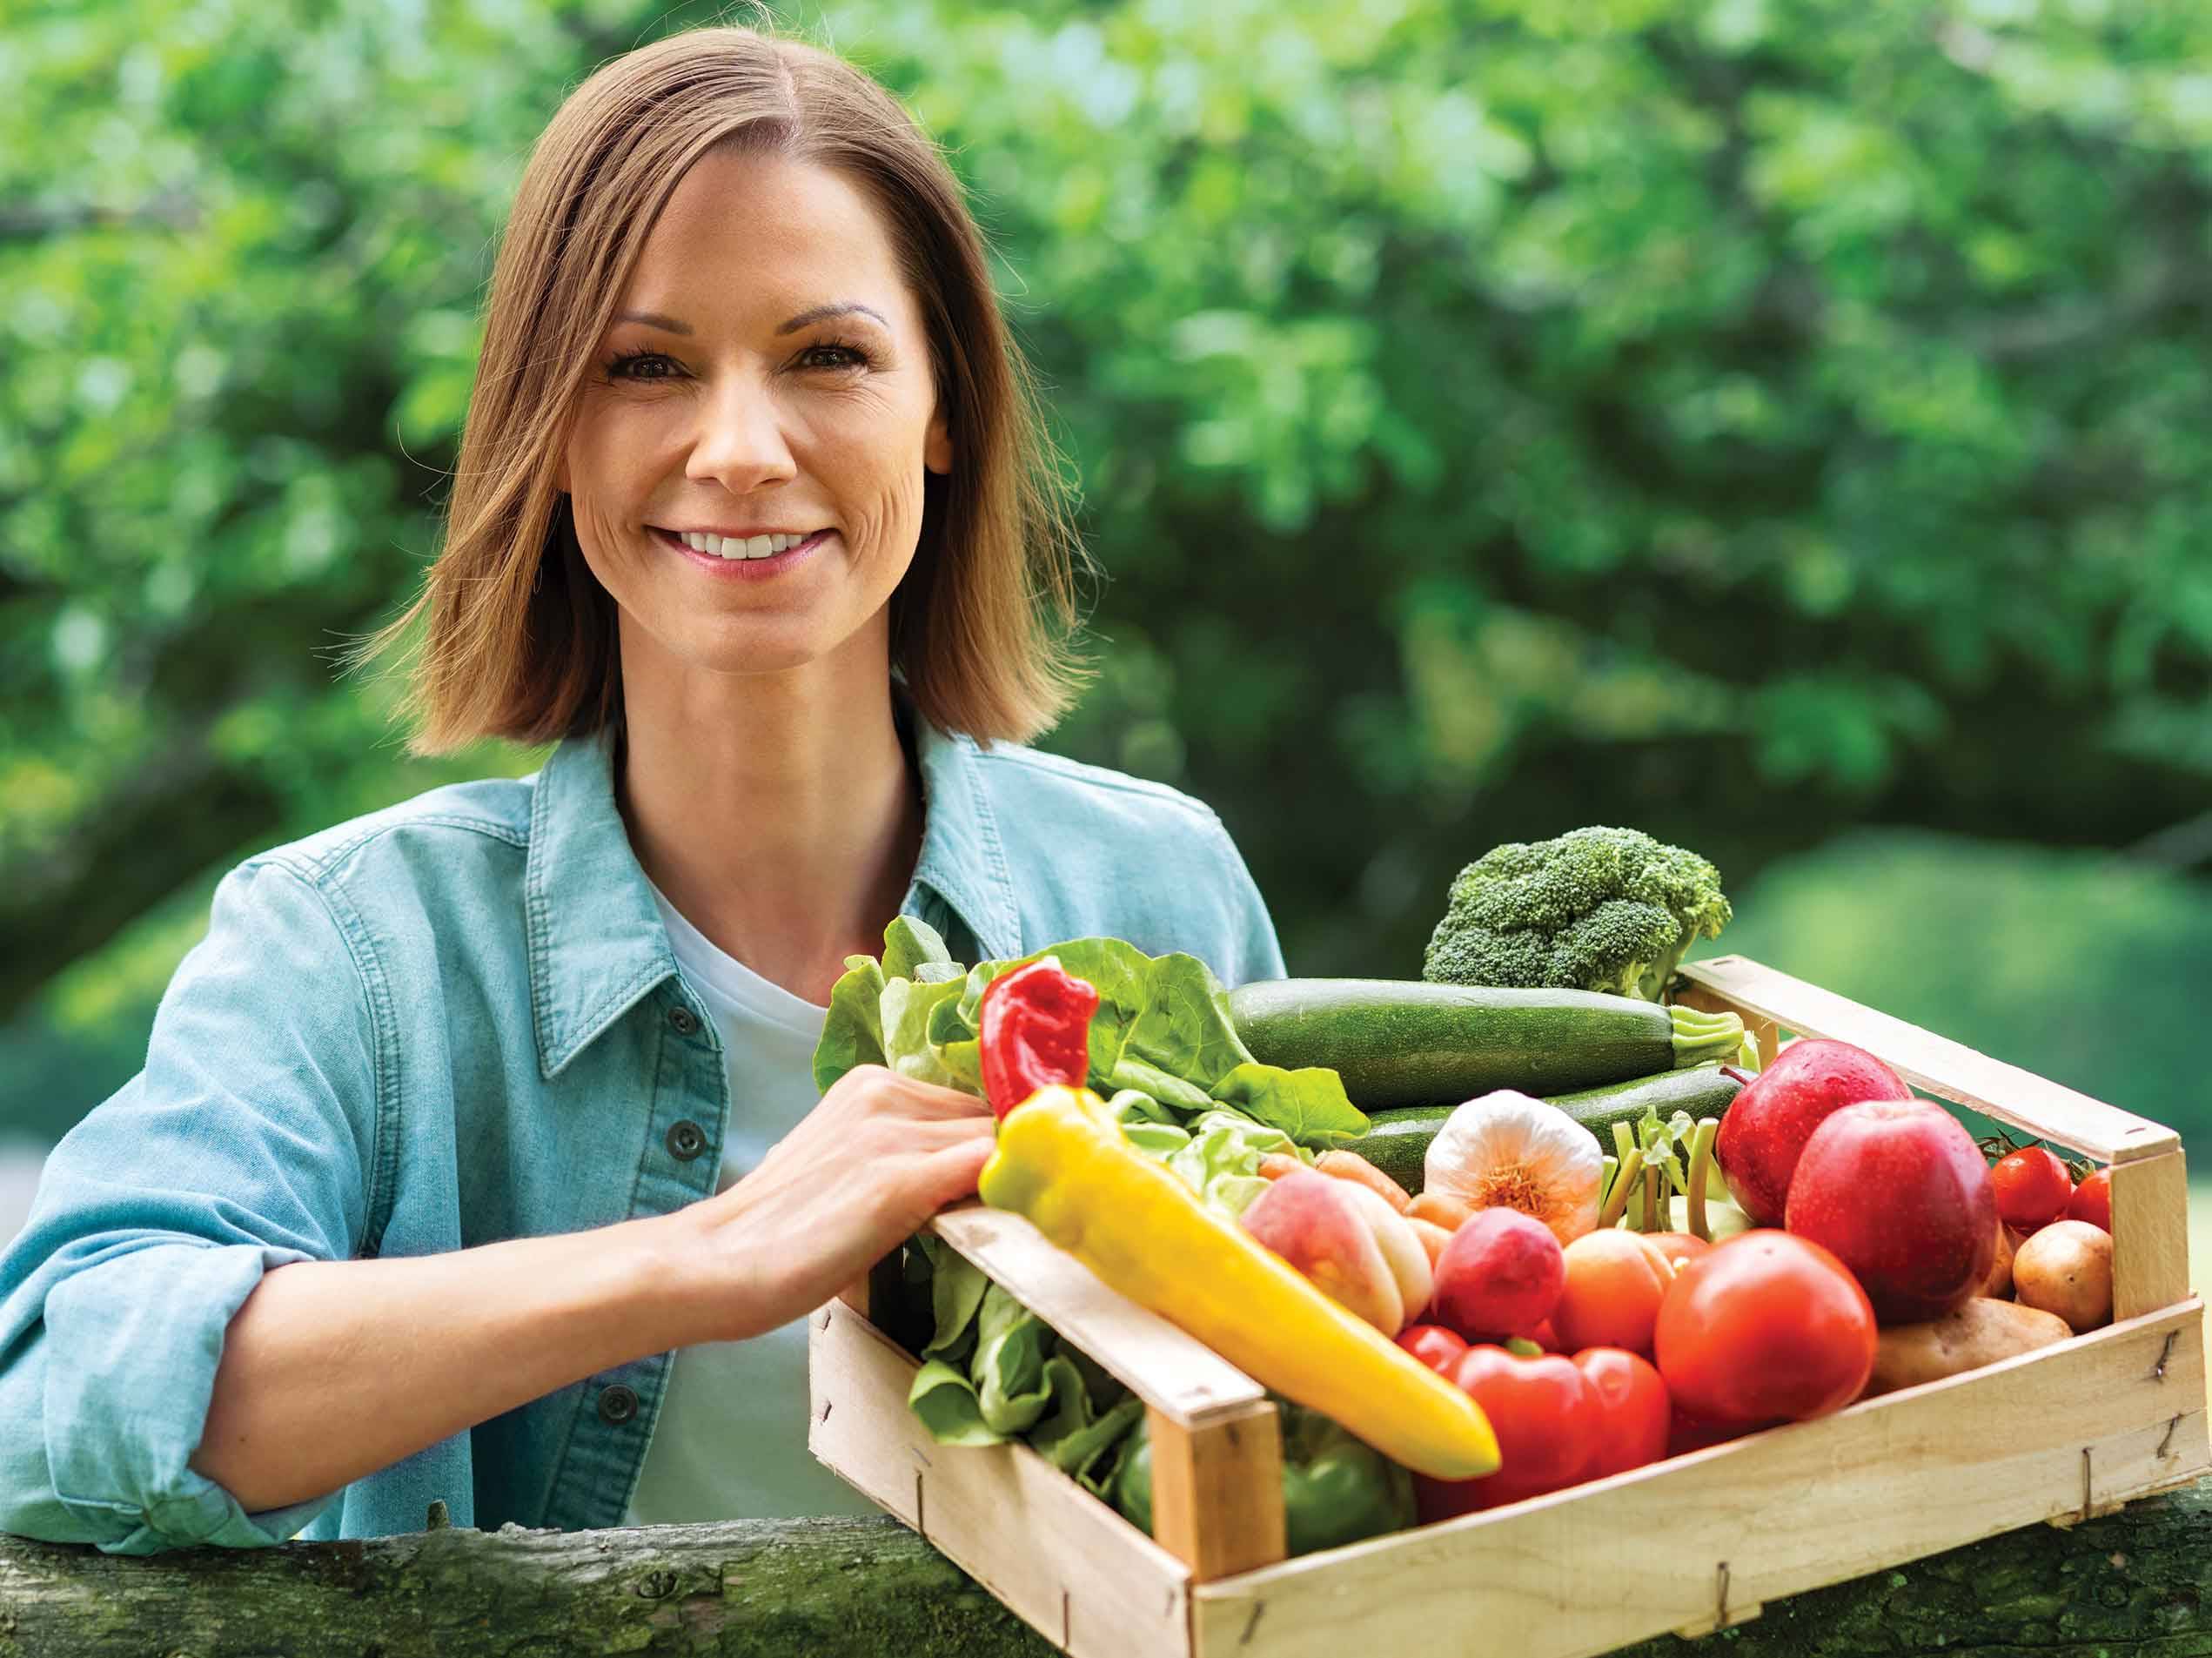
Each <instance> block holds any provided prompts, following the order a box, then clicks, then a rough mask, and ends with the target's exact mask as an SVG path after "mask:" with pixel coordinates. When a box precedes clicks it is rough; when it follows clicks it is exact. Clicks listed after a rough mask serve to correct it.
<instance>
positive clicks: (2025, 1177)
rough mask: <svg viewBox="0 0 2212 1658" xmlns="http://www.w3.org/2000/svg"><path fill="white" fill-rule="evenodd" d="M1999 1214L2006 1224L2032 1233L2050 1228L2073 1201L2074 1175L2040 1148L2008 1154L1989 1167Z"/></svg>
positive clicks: (2024, 1146) (2030, 1146) (2055, 1155)
mask: <svg viewBox="0 0 2212 1658" xmlns="http://www.w3.org/2000/svg"><path fill="white" fill-rule="evenodd" d="M1989 1178H1990V1180H1991V1181H1992V1182H1993V1183H1994V1185H1995V1186H1996V1188H1997V1212H1998V1213H1999V1214H2001V1215H2002V1216H2003V1217H2004V1218H2005V1225H2008V1226H2014V1227H2017V1228H2018V1229H2019V1230H2020V1231H2021V1232H2034V1231H2035V1230H2036V1228H2038V1227H2040V1226H2048V1225H2050V1224H2051V1223H2052V1222H2053V1221H2054V1220H2056V1219H2057V1218H2059V1217H2060V1216H2061V1215H2063V1214H2064V1213H2065V1212H2066V1205H2068V1204H2069V1203H2071V1202H2073V1201H2074V1176H2073V1175H2072V1174H2071V1173H2069V1172H2068V1170H2067V1166H2066V1165H2065V1164H2063V1163H2061V1162H2060V1161H2059V1159H2058V1156H2057V1154H2056V1153H2055V1152H2053V1151H2049V1150H2048V1149H2047V1148H2045V1147H2043V1146H2040V1145H2023V1146H2021V1148H2020V1149H2019V1150H2018V1151H2008V1152H2006V1153H2005V1155H2004V1156H2002V1157H2001V1158H1998V1159H1997V1160H1996V1162H1994V1163H1993V1164H1992V1165H1990V1166H1989Z"/></svg>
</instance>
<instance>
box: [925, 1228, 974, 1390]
mask: <svg viewBox="0 0 2212 1658" xmlns="http://www.w3.org/2000/svg"><path fill="white" fill-rule="evenodd" d="M921 1241H922V1248H923V1250H924V1252H926V1254H927V1256H928V1260H929V1264H930V1267H931V1269H932V1270H931V1272H930V1275H929V1310H930V1312H931V1314H932V1316H933V1317H934V1318H935V1322H936V1332H935V1334H934V1335H932V1336H931V1337H930V1338H929V1345H928V1346H926V1347H924V1348H923V1349H922V1357H923V1358H924V1359H951V1358H955V1357H965V1356H966V1354H967V1353H969V1352H970V1351H972V1350H973V1348H974V1346H975V1343H974V1340H973V1336H974V1326H975V1315H976V1314H977V1313H978V1312H980V1311H982V1306H983V1292H985V1291H986V1290H988V1289H989V1288H990V1285H991V1281H990V1279H988V1278H986V1277H984V1275H983V1269H982V1267H980V1266H977V1265H975V1263H974V1262H972V1261H970V1260H969V1259H968V1258H967V1257H966V1256H964V1255H962V1254H961V1253H960V1252H959V1251H957V1250H955V1249H951V1248H948V1247H947V1246H946V1245H944V1244H943V1243H942V1242H941V1241H940V1240H939V1239H937V1238H933V1237H931V1236H930V1235H929V1234H928V1233H926V1232H925V1233H923V1234H922V1240H921Z"/></svg>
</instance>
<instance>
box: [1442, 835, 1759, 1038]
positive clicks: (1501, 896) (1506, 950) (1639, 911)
mask: <svg viewBox="0 0 2212 1658" xmlns="http://www.w3.org/2000/svg"><path fill="white" fill-rule="evenodd" d="M1734 914H1735V911H1734V910H1733V908H1732V907H1731V906H1730V904H1729V903H1728V900H1727V899H1726V897H1724V896H1722V895H1721V891H1720V871H1719V870H1718V869H1714V868H1713V865H1712V864H1710V863H1707V862H1706V860H1705V859H1703V858H1701V857H1699V856H1698V855H1697V854H1696V853H1694V852H1689V851H1686V850H1684V849H1682V848H1680V847H1679V846H1668V845H1666V844H1664V843H1663V842H1659V841H1655V840H1653V839H1652V837H1651V836H1648V835H1646V834H1644V833H1642V832H1641V831H1640V830H1638V829H1606V828H1602V827H1599V828H1592V829H1574V830H1572V831H1570V832H1569V833H1567V834H1565V835H1562V836H1558V838H1557V839H1555V840H1549V841H1527V842H1523V841H1515V842H1509V843H1508V844H1506V845H1504V846H1498V847H1492V848H1491V849H1490V850H1489V851H1487V852H1485V853H1484V854H1483V856H1481V857H1479V858H1478V859H1476V860H1475V862H1473V863H1470V864H1469V865H1468V866H1467V867H1466V868H1465V869H1462V870H1460V872H1459V875H1458V879H1457V880H1455V881H1453V882H1452V883H1451V902H1450V903H1449V905H1448V906H1447V907H1446V909H1445V914H1444V919H1443V920H1442V921H1440V922H1438V923H1437V929H1436V932H1435V933H1434V934H1433V935H1432V936H1431V938H1430V939H1429V948H1428V951H1427V953H1426V955H1425V956H1424V957H1423V959H1422V963H1421V977H1423V978H1424V979H1427V980H1428V981H1430V982H1431V983H1438V984H1502V985H1510V986H1522V987H1526V988H1530V989H1539V988H1544V987H1557V988H1559V989H1563V990H1605V991H1608V992H1610V993H1611V994H1612V995H1615V996H1633V997H1641V998H1642V999H1643V1000H1645V1001H1646V1002H1656V1001H1658V1000H1659V992H1660V991H1662V990H1665V989H1666V982H1667V980H1668V979H1669V978H1671V977H1673V974H1674V970H1675V968H1676V967H1677V966H1679V964H1680V963H1681V960H1682V957H1683V953H1684V952H1685V951H1686V950H1688V949H1689V948H1690V946H1691V944H1692V943H1695V942H1696V941H1697V940H1698V939H1699V938H1717V937H1719V934H1720V930H1721V929H1722V928H1723V927H1725V926H1726V925H1727V924H1728V922H1729V920H1730V918H1731V917H1732V916H1733V915H1734Z"/></svg>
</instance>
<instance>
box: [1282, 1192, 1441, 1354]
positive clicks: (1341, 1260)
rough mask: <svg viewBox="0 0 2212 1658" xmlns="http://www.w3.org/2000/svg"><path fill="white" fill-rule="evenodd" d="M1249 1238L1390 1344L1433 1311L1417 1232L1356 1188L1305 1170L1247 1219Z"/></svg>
mask: <svg viewBox="0 0 2212 1658" xmlns="http://www.w3.org/2000/svg"><path fill="white" fill-rule="evenodd" d="M1244 1230H1245V1231H1247V1232H1250V1233H1251V1234H1252V1236H1253V1237H1255V1238H1257V1239H1259V1241H1260V1242H1261V1243H1263V1244H1264V1245H1267V1246H1268V1248H1270V1249H1271V1250H1273V1251H1274V1252H1276V1253H1277V1254H1278V1255H1280V1256H1281V1257H1283V1259H1284V1260H1286V1261H1288V1262H1290V1265H1293V1266H1295V1267H1297V1269H1298V1271H1299V1272H1303V1273H1304V1274H1305V1276H1306V1277H1307V1278H1309V1279H1312V1280H1313V1283H1314V1285H1316V1287H1317V1288H1318V1289H1319V1290H1320V1291H1321V1292H1322V1293H1323V1294H1324V1295H1326V1296H1328V1297H1329V1298H1330V1299H1331V1300H1333V1301H1337V1302H1338V1303H1340V1304H1342V1305H1343V1306H1344V1307H1346V1308H1347V1309H1349V1310H1350V1311H1351V1312H1353V1313H1354V1314H1356V1315H1357V1316H1358V1317H1359V1318H1362V1319H1365V1320H1366V1321H1367V1322H1368V1323H1370V1324H1371V1325H1373V1326H1375V1327H1376V1328H1377V1330H1380V1331H1381V1332H1383V1333H1384V1335H1386V1336H1395V1335H1397V1334H1398V1332H1399V1331H1400V1330H1402V1329H1404V1327H1405V1321H1406V1319H1407V1318H1408V1317H1409V1316H1410V1315H1411V1314H1412V1313H1415V1312H1419V1311H1420V1310H1421V1308H1422V1307H1423V1306H1426V1305H1427V1303H1428V1299H1429V1258H1428V1252H1426V1251H1425V1250H1424V1249H1423V1248H1422V1247H1421V1240H1420V1238H1418V1237H1417V1236H1415V1234H1414V1232H1413V1229H1412V1228H1411V1227H1410V1226H1408V1225H1406V1224H1405V1222H1404V1220H1403V1219H1402V1218H1400V1217H1399V1216H1398V1214H1397V1212H1395V1211H1393V1210H1392V1209H1391V1206H1390V1205H1389V1204H1388V1203H1387V1202H1385V1201H1384V1199H1383V1198H1379V1197H1377V1195H1376V1194H1375V1193H1374V1192H1372V1191H1369V1190H1368V1189H1367V1188H1366V1187H1365V1186H1364V1185H1359V1184H1358V1183H1357V1182H1356V1181H1351V1180H1341V1179H1335V1178H1331V1177H1330V1176H1328V1175H1325V1174H1317V1173H1315V1172H1314V1171H1312V1170H1310V1169H1301V1170H1299V1171H1297V1172H1296V1173H1292V1174H1286V1175H1284V1177H1283V1178H1281V1179H1279V1180H1277V1181H1274V1182H1273V1183H1271V1184H1270V1185H1269V1186H1268V1188H1267V1190H1266V1191H1263V1192H1261V1193H1260V1195H1259V1196H1258V1197H1257V1198H1253V1199H1252V1201H1251V1204H1250V1206H1248V1207H1247V1208H1246V1209H1245V1211H1244Z"/></svg>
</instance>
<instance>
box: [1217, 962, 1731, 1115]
mask: <svg viewBox="0 0 2212 1658" xmlns="http://www.w3.org/2000/svg"><path fill="white" fill-rule="evenodd" d="M1229 1017H1230V1021H1231V1022H1232V1023H1233V1024H1235V1025H1236V1027H1237V1035H1238V1036H1239V1037H1243V1042H1244V1045H1245V1046H1246V1047H1247V1048H1249V1049H1250V1050H1251V1052H1252V1057H1253V1058H1255V1059H1257V1060H1258V1061H1260V1062H1261V1063H1262V1064H1269V1065H1280V1066H1282V1067H1283V1068H1284V1069H1285V1070H1286V1071H1298V1070H1303V1069H1304V1068H1305V1067H1306V1066H1309V1065H1321V1066H1325V1067H1327V1068H1328V1069H1329V1070H1331V1071H1335V1072H1336V1073H1337V1075H1338V1076H1339V1077H1342V1078H1343V1079H1344V1092H1345V1093H1346V1094H1347V1095H1349V1096H1350V1097H1351V1103H1352V1104H1355V1105H1357V1106H1358V1107H1359V1108H1360V1109H1361V1110H1362V1111H1387V1110H1389V1109H1391V1108H1392V1107H1394V1106H1403V1105H1426V1104H1435V1103H1437V1102H1438V1101H1439V1100H1451V1101H1453V1102H1457V1101H1459V1100H1464V1099H1471V1098H1474V1097H1475V1096H1476V1095H1478V1094H1486V1093H1488V1092H1490V1091H1491V1090H1492V1089H1494V1088H1517V1089H1518V1090H1520V1091H1521V1092H1523V1093H1525V1094H1535V1095H1538V1096H1539V1097H1543V1096H1547V1095H1552V1094H1564V1093H1571V1092H1572V1091H1575V1090H1577V1089H1582V1088H1596V1087H1600V1086H1603V1085H1604V1084H1607V1083H1619V1082H1626V1081H1628V1080H1630V1079H1631V1078H1632V1077H1649V1076H1651V1075H1652V1073H1654V1072H1655V1071H1679V1070H1682V1069H1684V1068H1686V1067H1687V1066H1690V1065H1694V1064H1701V1063H1702V1062H1704V1061H1706V1060H1708V1059H1730V1058H1733V1057H1735V1055H1736V1054H1737V1052H1738V1051H1739V1049H1740V1048H1741V1046H1742V1044H1743V1031H1744V1024H1743V1021H1742V1020H1741V1019H1739V1018H1738V1017H1736V1016H1735V1015H1734V1014H1733V1013H1703V1012H1699V1010H1696V1009H1694V1008H1683V1007H1666V1006H1662V1005H1661V1004H1659V1003H1656V1002H1641V1001H1639V1000H1637V999H1636V998H1635V997H1627V996H1607V995H1605V994H1604V993H1603V992H1600V991H1597V990H1500V989H1496V988H1493V987H1491V986H1487V985H1474V984H1429V983H1422V982H1420V981H1418V980H1409V979H1372V978H1279V979H1258V980H1255V981H1254V982H1253V983H1250V984H1242V985H1239V986H1238V987H1237V989H1235V990H1231V991H1230V992H1229Z"/></svg>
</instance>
